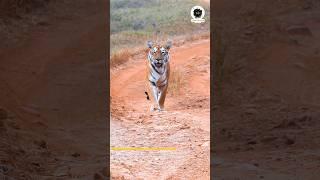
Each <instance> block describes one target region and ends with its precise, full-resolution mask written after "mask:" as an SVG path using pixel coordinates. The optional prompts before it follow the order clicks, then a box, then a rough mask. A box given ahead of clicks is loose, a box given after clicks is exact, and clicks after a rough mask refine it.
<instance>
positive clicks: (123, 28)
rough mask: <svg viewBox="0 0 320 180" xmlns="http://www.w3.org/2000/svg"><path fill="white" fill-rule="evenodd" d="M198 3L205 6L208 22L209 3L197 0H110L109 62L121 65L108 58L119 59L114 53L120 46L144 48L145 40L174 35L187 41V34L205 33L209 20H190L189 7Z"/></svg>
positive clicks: (169, 37) (122, 47) (119, 50)
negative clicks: (195, 22) (203, 21)
mask: <svg viewBox="0 0 320 180" xmlns="http://www.w3.org/2000/svg"><path fill="white" fill-rule="evenodd" d="M198 4H200V5H202V6H203V7H204V8H205V10H206V16H205V19H206V21H207V22H210V19H209V16H210V12H209V9H210V8H209V5H207V4H204V3H202V2H199V1H197V0H111V2H110V6H111V11H110V31H111V37H110V41H111V42H110V45H111V61H113V63H112V64H114V65H118V64H121V63H115V62H114V61H115V60H112V57H117V59H123V58H119V56H115V54H117V53H122V52H123V49H136V48H137V47H142V48H144V47H145V44H146V41H147V40H158V41H166V40H167V39H174V38H175V37H178V36H184V37H185V38H186V40H188V37H193V36H195V35H197V34H201V33H204V32H207V33H209V23H203V24H194V23H191V22H190V19H191V16H190V10H191V8H192V7H193V6H195V5H198ZM189 39H190V38H189ZM191 39H192V38H191ZM121 61H122V60H121ZM122 62H123V61H122Z"/></svg>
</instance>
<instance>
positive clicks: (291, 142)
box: [285, 136, 295, 145]
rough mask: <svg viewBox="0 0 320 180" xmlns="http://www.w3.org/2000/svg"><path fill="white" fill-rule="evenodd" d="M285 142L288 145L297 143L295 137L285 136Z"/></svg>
mask: <svg viewBox="0 0 320 180" xmlns="http://www.w3.org/2000/svg"><path fill="white" fill-rule="evenodd" d="M285 143H286V145H292V144H294V143H295V140H294V139H293V138H289V137H287V136H286V137H285Z"/></svg>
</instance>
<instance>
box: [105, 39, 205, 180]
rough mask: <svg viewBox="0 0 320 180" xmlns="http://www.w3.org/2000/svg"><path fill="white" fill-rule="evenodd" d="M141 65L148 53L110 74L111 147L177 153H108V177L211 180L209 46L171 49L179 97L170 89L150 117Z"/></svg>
mask: <svg viewBox="0 0 320 180" xmlns="http://www.w3.org/2000/svg"><path fill="white" fill-rule="evenodd" d="M145 61H146V54H145V53H140V54H138V55H137V56H135V57H133V58H132V59H130V60H129V61H128V62H127V63H125V64H123V65H122V66H120V67H118V68H114V69H112V71H111V98H112V103H111V109H112V112H111V116H112V119H111V146H112V147H175V148H176V151H111V160H110V161H111V174H112V177H113V178H115V179H116V178H118V179H209V174H210V170H209V168H210V165H209V164H210V147H209V145H210V137H209V136H210V133H209V132H210V112H209V106H210V103H209V102H210V70H209V69H210V41H209V40H208V39H204V40H198V41H195V42H187V43H185V44H183V45H181V46H179V47H174V46H173V48H172V49H171V61H170V63H171V66H172V69H173V70H175V71H179V72H180V75H181V78H182V83H181V84H180V86H181V89H180V91H179V92H170V90H171V91H174V90H173V89H170V88H169V92H168V96H167V98H166V101H165V109H166V110H165V111H163V112H150V101H148V100H147V99H146V96H145V94H144V91H145V90H144V88H145V69H146V66H145ZM169 86H170V85H169Z"/></svg>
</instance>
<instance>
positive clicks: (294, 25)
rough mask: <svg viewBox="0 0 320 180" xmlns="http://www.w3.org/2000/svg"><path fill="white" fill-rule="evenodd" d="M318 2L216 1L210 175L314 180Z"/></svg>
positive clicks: (319, 31) (317, 163) (319, 133)
mask: <svg viewBox="0 0 320 180" xmlns="http://www.w3.org/2000/svg"><path fill="white" fill-rule="evenodd" d="M319 5H320V4H319V1H314V0H310V1H300V0H283V1H275V0H270V1H268V2H267V1H265V2H263V1H257V0H246V1H237V2H236V1H234V2H233V3H229V2H228V1H225V0H217V1H215V6H214V7H213V11H212V12H213V13H214V17H216V18H215V20H214V22H213V23H214V24H215V27H216V29H215V30H216V32H217V34H219V35H220V38H221V41H222V43H221V44H223V46H224V47H225V48H224V49H225V52H224V55H225V56H224V66H223V72H224V73H223V75H222V78H220V79H216V84H215V85H216V87H215V97H214V99H215V100H214V109H215V111H214V112H212V113H214V117H215V119H214V123H213V124H212V126H213V139H212V141H213V142H214V144H213V146H214V148H213V152H214V153H213V157H212V162H213V164H212V165H213V169H214V173H213V178H214V179H224V180H233V179H239V180H242V179H244V180H246V179H281V180H282V179H283V180H287V179H288V180H292V179H306V180H309V179H310V180H313V179H314V180H316V179H319V177H318V173H319V167H320V161H319V159H320V154H319V150H320V146H319V145H320V143H319V142H320V140H319V137H320V131H319V128H320V123H319V117H320V113H319V112H320V111H319V107H320V101H319V97H320V96H319V92H320V86H319V67H320V64H319V58H320V55H319V47H320V44H319V40H320V39H319V38H320V36H319V35H320V14H319V9H320V6H319ZM215 45H217V44H215ZM217 49H218V48H217ZM221 49H223V48H220V50H221ZM220 57H221V56H220ZM215 68H216V69H218V68H221V67H215ZM219 88H220V89H219Z"/></svg>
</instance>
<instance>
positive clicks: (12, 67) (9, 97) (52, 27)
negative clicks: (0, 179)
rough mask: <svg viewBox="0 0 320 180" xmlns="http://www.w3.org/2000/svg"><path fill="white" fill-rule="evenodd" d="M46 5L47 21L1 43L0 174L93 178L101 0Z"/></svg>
mask: <svg viewBox="0 0 320 180" xmlns="http://www.w3.org/2000/svg"><path fill="white" fill-rule="evenodd" d="M52 6H54V7H51V11H48V13H44V14H45V16H44V15H43V16H41V17H43V18H45V19H46V21H47V23H42V24H40V25H34V26H31V27H29V29H28V31H27V32H28V33H26V34H22V35H21V34H20V35H21V36H23V38H22V37H20V38H21V39H20V40H19V41H11V42H9V41H10V40H8V39H7V40H8V43H6V44H7V47H5V46H4V44H2V45H1V50H0V59H1V62H0V81H1V83H0V99H1V102H0V103H1V104H0V106H1V107H2V109H4V110H5V112H7V113H8V114H9V115H8V116H7V117H4V118H1V119H0V120H1V124H3V129H2V130H1V132H2V133H1V139H3V140H1V141H0V147H1V164H0V167H1V172H0V173H1V175H2V176H9V177H15V178H22V179H47V178H48V179H70V178H82V179H93V177H94V174H96V175H95V176H96V178H97V177H99V176H102V175H101V174H100V171H101V170H103V168H104V167H106V162H105V158H106V141H107V137H106V116H105V112H106V111H105V110H106V103H105V99H106V88H107V84H106V69H105V59H106V54H105V52H106V39H105V38H106V37H107V34H106V32H105V29H106V26H107V24H106V13H107V12H106V8H105V3H104V1H85V0H83V1H82V0H81V1H76V2H75V1H73V2H71V1H69V2H64V1H63V3H62V1H61V3H60V4H59V3H57V4H53V5H52ZM49 8H50V7H49ZM54 9H55V10H54ZM52 12H55V13H52ZM50 13H52V14H50ZM31 15H34V16H35V17H37V16H38V14H31ZM31 15H30V14H28V15H26V16H31ZM39 16H40V15H39ZM12 21H15V20H12ZM17 21H18V20H17ZM18 22H19V21H18ZM10 28H11V29H14V30H15V31H14V32H19V29H17V28H24V26H22V27H20V26H17V27H12V26H11V27H10ZM15 28H16V29H15ZM97 173H98V174H97Z"/></svg>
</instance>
